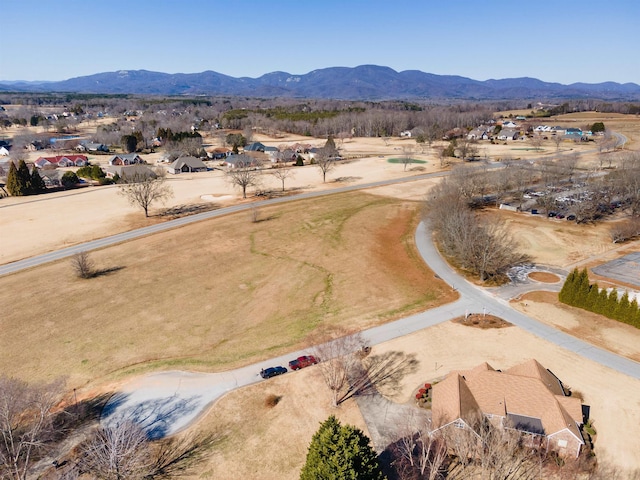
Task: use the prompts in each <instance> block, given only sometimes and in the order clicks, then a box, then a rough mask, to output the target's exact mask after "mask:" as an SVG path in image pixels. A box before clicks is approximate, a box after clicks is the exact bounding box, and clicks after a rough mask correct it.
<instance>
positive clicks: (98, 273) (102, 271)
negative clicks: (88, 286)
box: [89, 266, 126, 278]
mask: <svg viewBox="0 0 640 480" xmlns="http://www.w3.org/2000/svg"><path fill="white" fill-rule="evenodd" d="M124 268H126V267H121V266H118V267H109V268H98V269H96V270H94V271H93V272H91V276H90V277H89V278H97V277H105V276H107V275H111V274H112V273H115V272H117V271H119V270H123V269H124Z"/></svg>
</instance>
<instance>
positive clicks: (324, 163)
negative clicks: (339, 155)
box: [315, 148, 336, 183]
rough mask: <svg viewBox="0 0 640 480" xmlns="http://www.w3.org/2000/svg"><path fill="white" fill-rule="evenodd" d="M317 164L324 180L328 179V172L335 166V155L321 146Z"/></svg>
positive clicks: (316, 159) (316, 160)
mask: <svg viewBox="0 0 640 480" xmlns="http://www.w3.org/2000/svg"><path fill="white" fill-rule="evenodd" d="M315 165H316V167H318V169H319V170H320V173H322V182H323V183H324V182H326V181H327V173H329V172H330V171H331V170H333V169H334V168H335V166H336V165H335V157H334V156H333V155H331V154H330V152H328V151H327V150H326V149H325V148H321V149H320V151H319V152H318V154H317V155H316V158H315Z"/></svg>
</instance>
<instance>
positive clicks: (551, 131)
mask: <svg viewBox="0 0 640 480" xmlns="http://www.w3.org/2000/svg"><path fill="white" fill-rule="evenodd" d="M512 125H513V126H512ZM495 130H496V128H495V126H494V125H480V126H479V127H477V128H474V129H473V130H471V131H470V132H469V133H467V139H468V140H492V139H496V140H518V139H519V138H523V137H524V132H523V130H521V129H520V128H518V127H517V126H516V124H515V123H513V122H507V123H505V124H503V125H502V130H500V131H499V132H498V133H497V134H496V133H494V132H495ZM527 133H532V134H537V135H545V134H548V135H565V136H567V137H570V138H578V139H579V138H583V137H585V136H591V132H589V131H583V130H581V129H580V128H570V127H560V126H554V127H550V126H548V125H538V126H537V127H529V128H528V129H527Z"/></svg>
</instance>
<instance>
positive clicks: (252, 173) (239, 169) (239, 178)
mask: <svg viewBox="0 0 640 480" xmlns="http://www.w3.org/2000/svg"><path fill="white" fill-rule="evenodd" d="M224 174H225V177H226V178H227V181H228V182H229V183H230V184H232V185H235V186H237V187H240V188H241V189H242V198H247V188H249V187H256V186H258V185H260V179H261V176H262V174H261V172H260V170H259V169H258V166H257V165H256V164H255V162H254V161H253V160H252V159H251V158H250V157H246V158H244V159H240V160H239V161H237V162H236V164H235V167H229V168H228V169H227V170H226V171H225V173H224Z"/></svg>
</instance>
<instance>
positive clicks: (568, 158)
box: [558, 153, 580, 182]
mask: <svg viewBox="0 0 640 480" xmlns="http://www.w3.org/2000/svg"><path fill="white" fill-rule="evenodd" d="M579 160H580V156H579V155H578V154H575V153H574V154H571V155H565V156H563V157H561V158H560V159H558V168H559V169H560V172H561V173H562V174H563V175H566V176H567V177H568V179H569V182H573V175H574V173H575V171H576V169H577V167H578V161H579Z"/></svg>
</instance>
